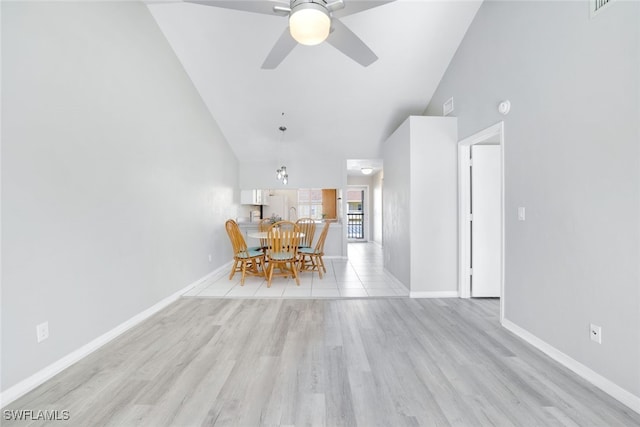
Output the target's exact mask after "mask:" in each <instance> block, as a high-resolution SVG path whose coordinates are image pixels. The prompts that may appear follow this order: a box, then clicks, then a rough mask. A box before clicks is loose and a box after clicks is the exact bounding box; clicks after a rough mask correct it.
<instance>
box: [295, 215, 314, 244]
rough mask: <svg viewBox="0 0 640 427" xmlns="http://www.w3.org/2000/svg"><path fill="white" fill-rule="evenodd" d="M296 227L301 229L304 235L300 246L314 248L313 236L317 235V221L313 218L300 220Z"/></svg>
mask: <svg viewBox="0 0 640 427" xmlns="http://www.w3.org/2000/svg"><path fill="white" fill-rule="evenodd" d="M296 225H297V226H298V227H300V232H301V233H304V236H303V237H302V238H301V239H300V246H306V247H309V248H310V247H312V244H313V236H314V234H315V233H316V221H315V220H314V219H313V218H300V219H299V220H297V221H296Z"/></svg>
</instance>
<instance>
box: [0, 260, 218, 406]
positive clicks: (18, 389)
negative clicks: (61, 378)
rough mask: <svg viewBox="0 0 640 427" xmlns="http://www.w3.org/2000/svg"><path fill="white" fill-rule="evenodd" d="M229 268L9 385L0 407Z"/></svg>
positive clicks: (198, 281) (1, 395) (172, 295)
mask: <svg viewBox="0 0 640 427" xmlns="http://www.w3.org/2000/svg"><path fill="white" fill-rule="evenodd" d="M227 268H228V264H225V265H223V266H222V267H219V268H217V269H216V270H214V271H212V272H211V273H209V274H207V275H205V276H204V277H201V278H200V279H198V280H196V281H195V282H193V283H191V284H190V285H188V286H186V287H184V288H182V289H180V290H179V291H177V292H174V293H173V294H171V295H169V296H168V297H166V298H164V299H163V300H161V301H159V302H157V303H156V304H154V305H153V306H151V307H149V308H148V309H146V310H144V311H143V312H141V313H138V314H136V315H135V316H133V317H132V318H130V319H129V320H127V321H125V322H123V323H121V324H120V325H118V326H116V327H115V328H113V329H112V330H110V331H108V332H106V333H104V334H103V335H101V336H99V337H97V338H96V339H94V340H93V341H91V342H89V343H88V344H85V345H83V346H82V347H80V348H79V349H77V350H75V351H73V352H71V353H69V354H68V355H66V356H65V357H63V358H62V359H59V360H57V361H56V362H54V363H52V364H51V365H49V366H47V367H45V368H43V369H41V370H40V371H38V372H36V373H35V374H33V375H31V376H30V377H28V378H26V379H24V380H22V381H20V382H19V383H17V384H15V385H14V386H12V387H9V388H8V389H7V390H5V391H3V392H2V393H0V408H4V407H5V406H6V405H8V404H10V403H11V402H13V401H14V400H16V399H18V398H20V397H22V396H23V395H25V394H27V393H28V392H30V391H31V390H33V389H35V388H36V387H38V386H39V385H40V384H42V383H44V382H45V381H47V380H49V379H51V378H52V377H54V376H55V375H57V374H58V373H60V372H62V371H63V370H65V369H66V368H68V367H69V366H71V365H73V364H74V363H76V362H78V361H80V360H81V359H82V358H84V357H86V356H88V355H89V354H91V353H93V352H94V351H96V350H98V349H99V348H100V347H102V346H103V345H105V344H107V343H108V342H109V341H111V340H113V339H114V338H116V337H118V336H119V335H121V334H123V333H124V332H126V331H128V330H129V329H131V328H133V327H134V326H136V325H137V324H139V323H140V322H142V321H143V320H146V319H147V318H149V317H151V316H153V315H154V314H156V313H157V312H158V311H160V310H162V309H163V308H165V307H166V306H168V305H169V304H171V303H172V302H174V301H176V300H177V299H178V298H180V296H181V295H182V294H184V293H185V292H187V291H189V290H190V289H192V288H194V287H196V286H198V285H200V284H201V283H203V282H205V281H206V280H207V279H209V278H211V277H212V276H214V275H216V274H219V273H220V272H221V271H223V270H224V269H227Z"/></svg>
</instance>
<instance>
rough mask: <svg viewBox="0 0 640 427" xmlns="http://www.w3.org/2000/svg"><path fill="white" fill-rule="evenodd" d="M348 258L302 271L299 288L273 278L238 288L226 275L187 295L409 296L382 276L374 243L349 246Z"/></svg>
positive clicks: (249, 279)
mask: <svg viewBox="0 0 640 427" xmlns="http://www.w3.org/2000/svg"><path fill="white" fill-rule="evenodd" d="M348 254H349V259H348V260H345V259H331V258H325V264H326V267H327V273H326V274H325V275H323V278H322V279H320V278H319V277H318V273H316V272H313V273H310V272H302V273H301V274H300V286H296V283H295V280H293V279H284V278H282V277H279V278H276V279H274V280H273V281H272V283H271V287H270V288H267V282H266V280H265V279H263V278H262V277H247V278H246V279H245V284H244V286H240V275H239V274H237V273H236V274H235V275H234V276H233V279H232V280H229V276H228V272H227V271H225V273H224V275H222V276H216V277H214V278H212V279H211V280H209V281H206V282H204V283H202V284H201V285H199V286H197V287H196V288H194V289H192V290H190V291H189V292H187V293H186V294H185V295H184V296H186V297H187V296H190V297H217V298H220V297H223V298H367V297H408V296H409V290H408V289H407V288H406V287H405V286H403V285H402V284H401V283H399V282H398V281H396V280H395V278H393V277H392V276H391V275H389V274H388V273H385V271H384V268H383V267H382V248H381V247H380V246H379V245H377V244H375V243H349V245H348Z"/></svg>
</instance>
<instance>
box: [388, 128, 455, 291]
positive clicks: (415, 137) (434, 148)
mask: <svg viewBox="0 0 640 427" xmlns="http://www.w3.org/2000/svg"><path fill="white" fill-rule="evenodd" d="M457 133H458V132H457V119H456V118H455V117H426V116H411V117H409V118H407V120H405V121H404V123H402V125H400V127H398V129H397V130H396V131H395V132H394V133H393V134H392V135H391V136H390V137H389V138H388V139H387V141H386V142H385V143H384V146H383V159H384V183H383V198H384V203H383V209H382V223H383V227H382V239H383V253H384V266H385V268H386V269H387V271H389V272H390V273H391V274H393V275H394V276H395V277H396V278H397V279H398V280H399V281H401V282H402V283H403V284H404V285H405V286H407V287H408V288H409V291H410V295H411V296H412V297H450V296H457V295H458V291H457V288H458V271H457V270H458V251H457V243H458V234H457V230H458V212H457V209H458V199H457V197H458V196H457V194H458V187H457V185H458V184H457V177H458V175H457V142H458V135H457Z"/></svg>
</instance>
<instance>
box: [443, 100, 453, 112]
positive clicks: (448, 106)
mask: <svg viewBox="0 0 640 427" xmlns="http://www.w3.org/2000/svg"><path fill="white" fill-rule="evenodd" d="M452 112H453V97H451V98H449V99H448V100H447V101H446V102H445V103H444V104H442V115H443V116H448V115H449V114H451V113H452Z"/></svg>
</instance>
